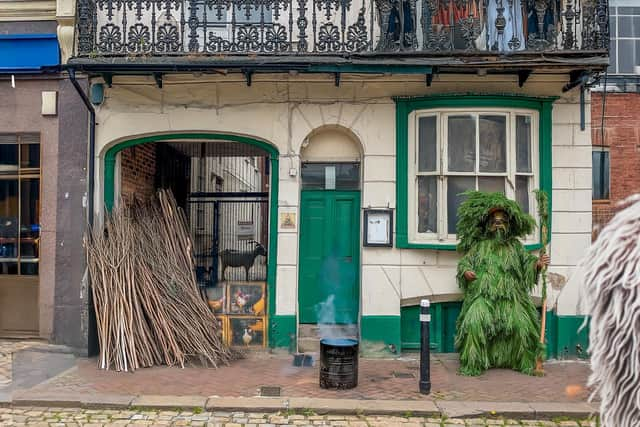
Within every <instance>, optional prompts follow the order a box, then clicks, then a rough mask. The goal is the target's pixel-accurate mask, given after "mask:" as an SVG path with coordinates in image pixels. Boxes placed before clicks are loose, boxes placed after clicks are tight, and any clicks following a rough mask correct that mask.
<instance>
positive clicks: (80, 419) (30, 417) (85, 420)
mask: <svg viewBox="0 0 640 427" xmlns="http://www.w3.org/2000/svg"><path fill="white" fill-rule="evenodd" d="M302 412H303V413H299V414H295V413H282V412H280V413H251V412H205V411H198V410H194V411H181V410H174V411H150V410H144V409H140V410H127V411H124V410H105V409H71V408H36V407H28V408H0V426H34V427H35V426H42V427H45V426H47V427H58V426H59V427H62V426H64V427H67V426H78V427H107V426H114V427H115V426H120V427H121V426H125V425H129V426H141V425H149V426H211V427H213V426H218V427H241V426H243V427H276V426H289V425H295V426H347V427H378V426H379V427H394V426H397V427H442V426H458V427H460V426H474V427H480V426H531V427H533V426H541V427H542V426H544V427H547V426H548V427H586V426H589V427H591V426H594V427H595V426H596V425H597V424H596V422H595V421H593V420H570V419H567V418H558V419H553V420H531V421H527V420H524V421H523V420H520V421H518V420H510V419H502V418H496V419H483V418H468V419H454V418H448V419H442V418H425V417H412V416H411V414H406V416H404V417H398V416H395V417H393V416H365V415H351V416H349V415H347V416H344V415H316V414H314V413H313V412H310V411H302Z"/></svg>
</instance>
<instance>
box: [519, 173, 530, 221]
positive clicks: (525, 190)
mask: <svg viewBox="0 0 640 427" xmlns="http://www.w3.org/2000/svg"><path fill="white" fill-rule="evenodd" d="M529 179H530V177H528V176H520V175H518V176H516V202H518V204H519V205H520V207H521V208H522V210H523V211H525V212H526V213H531V212H530V210H529V209H530V208H529Z"/></svg>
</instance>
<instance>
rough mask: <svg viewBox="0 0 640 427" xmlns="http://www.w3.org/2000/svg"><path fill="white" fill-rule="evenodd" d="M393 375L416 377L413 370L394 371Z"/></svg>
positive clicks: (397, 376)
mask: <svg viewBox="0 0 640 427" xmlns="http://www.w3.org/2000/svg"><path fill="white" fill-rule="evenodd" d="M393 376H394V377H396V378H415V377H416V376H415V375H413V374H412V373H411V372H394V373H393Z"/></svg>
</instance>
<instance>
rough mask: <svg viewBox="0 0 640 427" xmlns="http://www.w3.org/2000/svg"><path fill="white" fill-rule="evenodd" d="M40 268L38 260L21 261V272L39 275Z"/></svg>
mask: <svg viewBox="0 0 640 427" xmlns="http://www.w3.org/2000/svg"><path fill="white" fill-rule="evenodd" d="M38 269H39V268H38V262H25V261H24V260H23V261H21V262H20V274H24V275H34V276H37V275H38Z"/></svg>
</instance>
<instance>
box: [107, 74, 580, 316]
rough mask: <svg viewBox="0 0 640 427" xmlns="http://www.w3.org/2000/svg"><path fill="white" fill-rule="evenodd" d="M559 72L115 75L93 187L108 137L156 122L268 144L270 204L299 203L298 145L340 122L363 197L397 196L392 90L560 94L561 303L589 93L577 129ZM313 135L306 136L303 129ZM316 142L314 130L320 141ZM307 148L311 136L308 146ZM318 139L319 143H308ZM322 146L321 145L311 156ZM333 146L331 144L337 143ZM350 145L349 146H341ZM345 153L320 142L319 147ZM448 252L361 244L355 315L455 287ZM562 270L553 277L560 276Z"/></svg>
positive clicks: (555, 153) (556, 202) (280, 304)
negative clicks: (273, 166)
mask: <svg viewBox="0 0 640 427" xmlns="http://www.w3.org/2000/svg"><path fill="white" fill-rule="evenodd" d="M567 79H568V76H567V74H541V73H540V74H533V75H532V76H531V77H530V78H529V80H528V81H527V82H526V84H525V85H524V87H523V88H520V87H518V83H517V77H516V76H507V75H505V76H477V75H443V76H437V77H436V78H434V81H433V84H432V86H431V87H427V86H426V85H425V81H424V76H422V75H417V76H411V75H407V76H394V77H387V76H382V75H373V76H358V75H344V76H343V77H342V80H341V84H340V87H336V86H335V85H334V81H333V78H332V76H328V75H314V74H309V75H295V76H294V75H287V74H284V75H283V74H280V75H267V74H264V75H262V74H260V75H256V76H254V78H253V83H252V85H251V86H247V84H246V82H245V80H244V79H243V78H242V77H241V76H240V75H229V76H212V75H206V76H193V75H167V76H165V78H164V86H163V88H162V89H159V88H158V87H157V86H156V85H155V84H154V82H153V80H152V79H151V78H144V77H114V80H113V87H112V88H107V89H106V90H105V100H104V102H103V103H102V104H101V105H100V106H98V107H96V111H97V123H98V125H97V130H96V156H97V159H96V160H97V162H96V164H97V166H98V167H97V171H96V174H97V175H96V180H97V181H96V182H97V183H99V184H98V185H97V191H96V194H95V198H96V199H95V202H96V203H95V206H96V209H98V214H99V213H100V212H99V210H100V209H101V206H102V204H101V203H100V201H101V200H102V199H103V196H104V195H103V186H102V182H103V169H102V165H103V159H104V155H105V152H106V150H107V149H108V148H109V147H112V146H113V145H115V144H117V143H119V142H122V141H125V140H128V139H131V138H133V137H141V136H148V135H156V134H167V133H184V132H201V133H202V132H218V133H227V134H238V135H246V136H250V137H253V138H256V139H260V140H263V141H265V142H268V143H269V144H272V145H273V146H275V147H276V148H277V149H278V152H279V158H280V162H279V165H280V170H279V193H278V206H279V207H281V208H287V209H291V208H297V209H298V212H299V205H300V173H299V172H300V154H301V149H302V145H303V143H305V141H306V144H308V143H309V139H308V137H309V136H310V135H311V136H312V135H314V132H316V131H317V130H318V129H322V128H330V129H333V130H334V131H337V132H340V129H342V130H343V131H344V132H345V133H347V134H349V135H350V137H351V138H354V139H357V141H358V143H359V144H360V145H361V153H362V184H361V189H362V193H361V205H362V207H363V208H369V207H370V208H391V209H395V208H396V170H395V168H396V157H395V156H396V108H395V103H394V100H393V97H398V96H402V97H410V96H416V97H418V96H420V97H426V96H429V95H433V94H442V93H473V94H493V95H495V94H514V95H527V96H544V97H548V96H558V97H560V98H559V99H558V100H557V101H556V102H555V103H554V105H553V124H552V136H553V148H552V159H553V161H552V184H553V185H552V186H553V195H552V211H553V212H552V239H551V258H552V266H551V268H550V271H552V272H554V273H558V274H560V275H562V276H563V277H564V278H566V280H567V283H566V284H564V285H554V286H553V287H552V286H550V287H549V292H550V293H549V295H550V300H549V305H550V307H556V308H557V313H558V314H559V315H576V314H584V313H582V312H581V309H580V284H581V280H580V277H579V273H578V272H577V271H576V266H577V264H578V263H579V261H580V257H581V256H582V254H583V253H584V252H585V250H586V249H587V247H588V246H589V244H590V241H591V137H590V117H589V111H590V108H589V104H588V102H589V100H588V98H587V105H586V106H585V108H584V111H585V114H586V128H585V130H581V129H580V105H579V98H578V93H577V90H574V91H571V92H568V93H566V94H563V93H562V92H561V88H562V86H563V85H564V84H566V83H567ZM311 144H316V142H315V141H314V139H313V138H312V139H311ZM318 144H321V142H318ZM314 150H316V148H315V147H314ZM318 150H319V149H318ZM321 151H322V150H319V152H320V154H318V153H315V155H318V156H321V155H322V153H321ZM338 151H339V150H338ZM349 153H351V154H349ZM330 154H334V155H335V157H340V158H342V156H343V155H345V156H349V155H353V151H349V150H346V153H340V152H337V151H336V147H333V148H331V149H330V150H329V154H328V157H330V158H331V157H334V156H332V155H330ZM298 237H299V236H298V233H297V230H281V231H280V232H279V234H278V252H277V271H276V309H275V313H276V314H277V315H296V309H297V287H298V267H297V264H298V263H297V258H298V241H299V238H298ZM457 260H458V255H457V253H456V252H453V251H450V250H432V249H398V248H396V247H393V248H362V252H361V276H360V277H361V307H360V313H361V315H362V316H399V315H400V310H401V306H402V305H403V304H404V305H406V304H409V303H411V301H413V300H415V299H417V298H420V297H425V296H429V297H434V296H440V297H441V298H442V299H443V300H456V299H459V298H460V296H461V293H460V290H459V289H458V287H457V285H456V282H455V269H456V264H457ZM560 281H561V280H560Z"/></svg>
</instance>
